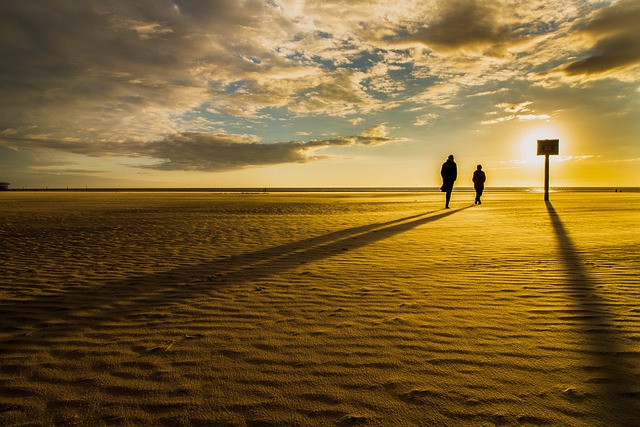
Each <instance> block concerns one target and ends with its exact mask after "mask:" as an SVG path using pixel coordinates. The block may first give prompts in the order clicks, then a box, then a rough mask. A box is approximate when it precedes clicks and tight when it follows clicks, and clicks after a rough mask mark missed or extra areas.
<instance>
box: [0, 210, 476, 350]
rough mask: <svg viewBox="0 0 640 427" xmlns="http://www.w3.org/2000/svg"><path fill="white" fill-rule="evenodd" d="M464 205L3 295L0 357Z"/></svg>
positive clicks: (138, 317) (246, 280) (356, 244)
mask: <svg viewBox="0 0 640 427" xmlns="http://www.w3.org/2000/svg"><path fill="white" fill-rule="evenodd" d="M469 207H470V206H469ZM469 207H465V208H460V209H452V210H448V211H445V212H442V211H435V212H425V213H421V214H417V215H412V216H408V217H404V218H398V219H394V220H391V221H387V222H384V223H373V224H367V225H364V226H358V227H352V228H346V229H343V230H338V231H334V232H331V233H326V234H324V235H320V236H316V237H311V238H308V239H303V240H297V241H292V242H288V243H285V244H282V245H279V246H273V247H270V248H266V249H262V250H258V251H252V252H246V253H241V254H237V255H233V256H229V257H221V258H217V259H214V260H210V261H206V262H203V263H200V264H196V265H189V266H181V267H177V268H174V269H172V270H169V271H165V272H157V273H151V274H140V275H137V276H131V277H128V278H127V279H125V280H117V281H108V280H105V281H104V282H102V283H92V284H90V285H88V286H82V287H79V288H73V289H70V290H65V289H64V288H61V291H60V292H55V293H52V294H45V295H39V296H36V297H33V298H29V299H25V300H13V301H11V300H5V301H2V302H0V310H1V311H2V313H3V316H2V317H1V318H0V331H1V332H4V333H6V334H7V335H9V336H12V338H8V339H5V340H4V341H2V344H3V346H2V348H0V356H2V355H11V354H17V353H20V352H21V351H22V349H23V348H24V347H25V346H46V345H47V342H48V340H49V339H50V337H52V336H55V339H58V338H59V337H60V336H71V335H73V334H75V333H77V332H80V331H83V330H86V329H91V330H94V331H95V330H107V329H109V328H108V326H107V325H110V324H112V323H113V322H116V321H122V320H123V319H129V320H130V321H131V322H132V323H133V324H137V323H139V322H144V321H145V319H146V316H147V312H148V310H149V307H154V309H155V310H156V311H158V309H160V308H162V307H167V308H169V307H171V306H172V305H175V304H176V303H185V302H187V301H190V300H191V299H192V297H193V296H194V295H200V296H201V295H202V294H206V293H211V292H215V291H216V290H219V289H220V288H223V287H225V286H226V285H234V286H236V285H243V284H251V283H253V282H256V281H258V280H261V279H265V278H268V277H270V276H273V275H277V274H280V273H283V272H285V271H287V270H290V269H294V268H298V267H300V266H301V265H305V264H309V263H312V262H315V261H319V260H322V259H325V258H328V257H331V256H334V255H337V254H341V253H343V252H344V251H353V250H357V249H359V248H361V247H364V246H366V245H369V244H372V243H375V242H376V241H380V240H383V239H386V238H389V237H392V236H393V235H396V234H399V233H403V232H405V231H408V230H410V229H411V228H414V227H417V226H420V225H424V224H428V223H430V222H434V221H438V220H441V219H444V218H446V217H448V216H450V215H454V214H456V213H457V212H460V211H462V210H464V209H468V208H469ZM51 322H53V323H54V326H53V327H52V326H51V324H50V323H51ZM143 326H144V325H143V324H140V327H143Z"/></svg>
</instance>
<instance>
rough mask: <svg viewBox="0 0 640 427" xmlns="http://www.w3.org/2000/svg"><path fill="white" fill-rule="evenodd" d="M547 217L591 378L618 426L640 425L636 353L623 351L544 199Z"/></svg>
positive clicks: (593, 284)
mask: <svg viewBox="0 0 640 427" xmlns="http://www.w3.org/2000/svg"><path fill="white" fill-rule="evenodd" d="M546 204H547V210H548V211H549V217H550V219H551V223H552V225H553V229H554V232H555V235H556V240H557V243H558V248H559V250H560V254H561V256H562V262H563V263H564V264H565V268H566V271H567V281H566V284H567V285H568V286H569V289H568V291H569V292H570V294H571V295H572V296H573V298H574V301H575V304H576V306H577V310H578V312H579V313H580V315H579V316H576V321H577V324H576V327H577V328H578V330H579V332H581V333H582V334H584V337H585V345H586V348H585V351H586V352H587V353H588V354H589V355H590V356H591V357H592V363H593V365H595V366H594V367H593V368H595V369H596V370H595V372H594V374H595V375H596V376H595V378H593V379H592V380H591V381H593V382H595V383H597V384H598V385H599V386H600V387H601V390H602V392H603V394H604V396H605V398H606V402H605V403H606V405H607V407H608V410H609V411H610V413H611V414H612V415H613V416H614V418H616V420H617V422H618V423H617V424H616V425H620V426H638V425H640V408H638V405H637V399H638V392H637V389H636V387H637V386H636V385H635V382H634V373H633V363H637V360H635V362H634V360H632V358H635V357H637V356H635V355H637V352H636V353H630V352H625V350H624V348H623V345H622V343H621V337H620V336H619V334H617V333H616V327H615V325H614V321H613V318H612V315H611V314H610V313H609V309H608V307H607V306H606V304H605V303H604V302H603V301H602V300H601V298H599V297H598V293H597V292H598V289H597V288H598V286H599V285H600V284H599V283H597V282H596V281H595V280H594V279H593V278H592V277H591V276H590V275H589V273H588V272H587V270H586V269H585V266H584V263H583V261H582V259H581V257H580V254H579V253H578V250H577V249H576V246H575V245H574V243H573V241H572V240H571V237H570V236H569V233H568V232H567V230H566V228H565V226H564V224H563V223H562V221H561V220H560V217H559V216H558V213H557V212H556V210H555V209H554V208H553V206H552V205H551V203H550V202H546Z"/></svg>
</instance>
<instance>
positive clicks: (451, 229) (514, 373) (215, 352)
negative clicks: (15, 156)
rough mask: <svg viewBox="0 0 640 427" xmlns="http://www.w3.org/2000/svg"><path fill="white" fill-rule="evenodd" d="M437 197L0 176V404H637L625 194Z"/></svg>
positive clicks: (334, 420)
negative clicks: (39, 187)
mask: <svg viewBox="0 0 640 427" xmlns="http://www.w3.org/2000/svg"><path fill="white" fill-rule="evenodd" d="M443 207H444V196H443V195H442V194H440V193H345V194H342V193H265V194H233V193H228V194H215V193H178V192H176V193H122V192H118V193H116V192H113V193H108V192H104V193H93V192H77V193H73V192H4V193H0V257H1V260H2V263H1V267H0V269H1V276H0V281H1V283H0V285H1V286H0V301H1V302H0V313H1V316H0V425H3V426H23V425H29V426H58V425H77V426H102V425H105V426H106V425H120V426H142V425H144V426H327V425H347V426H349V425H366V426H457V425H470V426H492V425H507V426H509V425H530V426H540V425H551V426H638V425H640V305H639V303H638V302H639V301H640V193H613V192H609V193H604V192H602V193H578V192H562V193H552V194H551V201H550V202H549V203H545V202H544V201H543V196H542V194H539V193H525V192H522V193H517V192H499V193H498V192H496V193H492V192H491V191H487V193H486V194H485V196H484V197H483V204H482V205H479V206H474V205H473V194H472V193H461V192H454V194H453V198H452V202H451V209H448V210H445V209H443Z"/></svg>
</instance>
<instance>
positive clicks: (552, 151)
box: [538, 139, 560, 202]
mask: <svg viewBox="0 0 640 427" xmlns="http://www.w3.org/2000/svg"><path fill="white" fill-rule="evenodd" d="M559 152H560V140H559V139H539V140H538V156H544V201H545V202H546V201H548V200H549V156H554V155H558V154H559Z"/></svg>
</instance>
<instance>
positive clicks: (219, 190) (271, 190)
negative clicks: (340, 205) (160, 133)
mask: <svg viewBox="0 0 640 427" xmlns="http://www.w3.org/2000/svg"><path fill="white" fill-rule="evenodd" d="M7 191H73V192H80V191H89V192H154V193H155V192H186V193H188V192H192V193H368V192H375V193H381V192H389V193H403V192H404V193H407V192H409V193H414V192H426V193H431V192H440V188H439V187H263V188H232V187H230V188H90V187H86V188H71V187H66V188H58V187H56V188H48V187H47V188H26V187H23V188H21V189H14V188H10V189H8V190H7ZM455 191H460V192H466V191H473V187H455V188H454V192H455ZM485 191H486V192H490V191H493V192H524V193H540V192H543V191H544V188H543V187H487V188H486V189H485ZM549 191H550V192H556V193H557V192H591V193H595V192H607V193H608V192H627V193H629V192H631V193H639V192H640V187H551V188H550V189H549Z"/></svg>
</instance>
